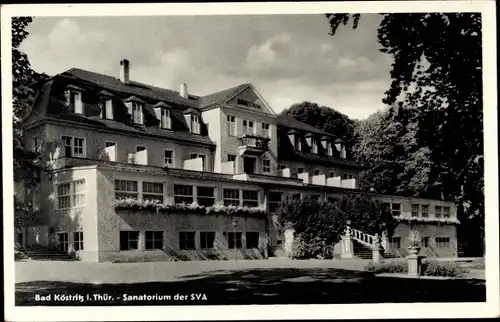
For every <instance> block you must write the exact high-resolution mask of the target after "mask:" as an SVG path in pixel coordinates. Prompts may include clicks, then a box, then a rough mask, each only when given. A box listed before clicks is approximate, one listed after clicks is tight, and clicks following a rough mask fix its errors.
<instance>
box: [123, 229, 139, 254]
mask: <svg viewBox="0 0 500 322" xmlns="http://www.w3.org/2000/svg"><path fill="white" fill-rule="evenodd" d="M125 233H126V236H127V240H126V244H127V247H126V249H123V248H122V246H123V245H124V244H125V241H123V242H122V236H123V235H125ZM131 233H136V234H137V239H131V238H130V234H131ZM140 239H141V233H140V231H138V230H120V231H119V243H120V251H134V250H139V241H140ZM131 242H135V243H136V245H137V246H136V248H132V247H131Z"/></svg>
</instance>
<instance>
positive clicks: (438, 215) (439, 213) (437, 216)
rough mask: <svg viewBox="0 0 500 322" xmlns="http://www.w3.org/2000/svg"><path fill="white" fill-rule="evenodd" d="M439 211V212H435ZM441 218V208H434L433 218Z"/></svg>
mask: <svg viewBox="0 0 500 322" xmlns="http://www.w3.org/2000/svg"><path fill="white" fill-rule="evenodd" d="M438 209H439V212H438V211H437V210H438ZM442 216H443V206H434V217H436V218H441V217H442Z"/></svg>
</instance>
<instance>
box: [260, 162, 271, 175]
mask: <svg viewBox="0 0 500 322" xmlns="http://www.w3.org/2000/svg"><path fill="white" fill-rule="evenodd" d="M266 162H267V163H269V164H268V165H266V164H265V163H266ZM262 173H266V174H270V173H271V159H269V158H262Z"/></svg>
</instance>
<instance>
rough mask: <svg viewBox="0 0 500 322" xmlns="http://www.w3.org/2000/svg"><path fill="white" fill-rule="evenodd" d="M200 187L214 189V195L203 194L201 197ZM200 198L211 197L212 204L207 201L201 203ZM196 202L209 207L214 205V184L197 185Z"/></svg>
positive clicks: (213, 192)
mask: <svg viewBox="0 0 500 322" xmlns="http://www.w3.org/2000/svg"><path fill="white" fill-rule="evenodd" d="M200 188H205V189H212V196H201V197H200V190H199V189H200ZM200 198H201V199H206V200H208V199H210V200H212V203H211V204H205V203H200ZM196 202H197V203H198V204H199V205H202V206H206V207H209V206H213V205H215V202H216V200H215V187H214V186H196Z"/></svg>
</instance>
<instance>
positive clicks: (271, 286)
mask: <svg viewBox="0 0 500 322" xmlns="http://www.w3.org/2000/svg"><path fill="white" fill-rule="evenodd" d="M117 265H120V264H117ZM297 266H299V267H298V268H293V267H284V268H269V267H261V268H240V269H237V270H234V269H232V270H226V269H215V270H209V271H200V272H197V273H195V274H188V273H187V274H185V275H182V276H178V277H177V278H175V279H172V280H170V281H161V282H137V281H136V282H134V283H116V284H97V283H89V282H74V281H73V282H67V281H43V280H42V281H26V282H20V283H16V305H57V306H64V305H71V306H73V305H214V304H215V305H231V304H345V303H405V302H406V303H408V302H463V301H466V302H481V301H485V300H486V293H485V292H486V291H485V284H484V281H481V280H472V279H451V280H425V279H407V278H397V277H381V276H375V275H373V274H371V273H368V272H362V271H353V270H344V269H338V268H328V267H322V268H307V267H300V264H299V265H297ZM56 294H65V295H81V296H82V297H83V301H82V302H79V301H78V300H71V301H57V300H56V298H55V297H56ZM94 294H100V295H103V296H102V297H101V298H98V296H96V298H98V299H94ZM47 295H51V296H52V298H51V300H50V301H47V302H45V301H43V302H42V301H36V300H35V299H36V296H38V297H42V296H44V297H45V296H47ZM104 295H108V297H106V298H105V297H104ZM124 295H127V296H130V295H166V296H170V298H165V297H164V298H162V299H154V298H152V299H149V300H148V299H145V300H136V301H134V300H130V299H131V298H130V297H127V300H124ZM176 295H177V297H176ZM181 295H183V296H184V297H183V298H180V296H181ZM87 296H88V297H87Z"/></svg>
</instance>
